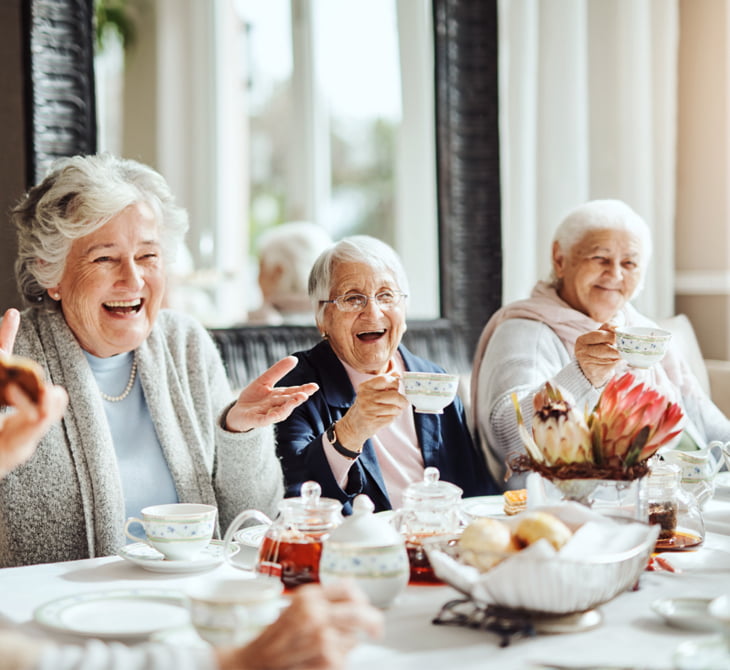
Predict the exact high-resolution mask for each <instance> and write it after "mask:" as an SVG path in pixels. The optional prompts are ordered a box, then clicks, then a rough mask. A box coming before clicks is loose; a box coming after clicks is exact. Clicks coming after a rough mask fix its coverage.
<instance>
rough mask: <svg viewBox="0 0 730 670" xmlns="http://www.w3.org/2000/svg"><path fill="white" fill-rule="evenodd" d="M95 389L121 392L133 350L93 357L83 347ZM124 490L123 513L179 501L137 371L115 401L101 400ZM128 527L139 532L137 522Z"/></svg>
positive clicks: (128, 514) (108, 393) (132, 513)
mask: <svg viewBox="0 0 730 670" xmlns="http://www.w3.org/2000/svg"><path fill="white" fill-rule="evenodd" d="M84 355H85V356H86V359H87V360H88V361H89V366H90V367H91V372H92V373H93V375H94V378H95V379H96V383H97V385H98V386H99V389H100V390H102V391H103V392H104V393H106V394H107V395H110V396H115V397H116V396H118V395H121V394H122V392H123V391H124V389H125V388H126V387H127V382H128V381H129V375H130V373H131V371H132V360H133V357H134V354H133V352H128V353H126V354H119V355H117V356H110V357H109V358H97V357H96V356H92V355H91V354H90V353H88V352H86V351H84ZM103 402H104V411H105V412H106V418H107V420H108V421H109V427H110V429H111V433H112V440H113V441H114V450H115V452H116V456H117V463H118V464H119V474H120V476H121V479H122V489H123V491H124V505H125V514H126V516H127V518H129V517H130V516H136V517H139V516H140V514H141V511H142V508H143V507H147V506H148V505H162V504H165V503H176V502H179V500H178V496H177V491H176V490H175V483H174V481H173V478H172V473H171V472H170V467H169V465H168V464H167V460H166V459H165V454H164V453H163V452H162V446H161V445H160V441H159V440H158V439H157V433H156V432H155V426H154V424H153V423H152V416H151V415H150V411H149V408H148V407H147V402H146V401H145V398H144V393H143V392H142V384H141V383H140V381H139V375H137V376H136V378H135V380H134V385H133V386H132V390H131V391H130V393H129V395H128V396H127V397H126V398H125V399H124V400H121V401H119V402H109V401H107V400H104V401H103ZM130 530H131V531H132V532H139V533H141V530H140V529H139V526H137V525H133V526H131V528H130Z"/></svg>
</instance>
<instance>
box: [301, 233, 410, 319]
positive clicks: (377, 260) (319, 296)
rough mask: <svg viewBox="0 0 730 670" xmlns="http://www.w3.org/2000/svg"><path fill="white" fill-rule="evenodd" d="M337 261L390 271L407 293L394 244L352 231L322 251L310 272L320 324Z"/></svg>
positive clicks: (402, 289) (316, 314)
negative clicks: (322, 302)
mask: <svg viewBox="0 0 730 670" xmlns="http://www.w3.org/2000/svg"><path fill="white" fill-rule="evenodd" d="M338 263H362V264H364V265H367V266H369V267H371V268H372V269H373V270H376V271H385V272H391V273H392V274H393V277H394V278H395V282H396V284H397V285H398V289H399V290H401V291H403V293H405V294H406V295H408V278H407V277H406V271H405V268H404V267H403V263H402V261H401V259H400V257H399V256H398V254H397V253H396V252H395V249H393V248H392V247H391V246H389V245H387V244H386V243H385V242H383V241H381V240H379V239H377V238H376V237H370V236H369V235H351V236H350V237H344V238H342V239H341V240H340V241H339V242H337V243H336V244H334V245H333V246H331V247H330V248H329V249H327V250H326V251H324V252H322V253H321V254H320V256H319V258H318V259H317V260H316V261H315V263H314V266H313V267H312V271H311V272H310V273H309V298H310V300H311V301H312V306H313V307H314V310H315V317H316V321H317V324H318V325H319V324H321V322H322V319H323V318H324V310H325V307H326V305H323V304H321V302H320V301H322V300H329V297H330V291H331V290H332V277H333V275H334V272H333V270H334V267H335V265H337V264H338Z"/></svg>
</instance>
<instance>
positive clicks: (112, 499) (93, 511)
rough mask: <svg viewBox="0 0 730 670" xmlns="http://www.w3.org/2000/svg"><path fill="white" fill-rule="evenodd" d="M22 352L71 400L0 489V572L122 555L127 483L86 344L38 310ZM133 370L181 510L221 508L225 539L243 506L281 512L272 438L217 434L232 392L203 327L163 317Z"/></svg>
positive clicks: (268, 432) (58, 317)
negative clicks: (195, 505) (193, 505)
mask: <svg viewBox="0 0 730 670" xmlns="http://www.w3.org/2000/svg"><path fill="white" fill-rule="evenodd" d="M14 353H16V354H19V355H22V356H29V357H30V358H33V359H35V360H36V361H38V362H39V363H40V364H41V365H42V366H43V367H44V368H45V370H46V374H47V376H48V379H49V380H50V381H51V382H53V383H54V384H59V385H61V386H63V387H65V388H66V390H67V391H68V394H69V399H70V401H69V407H68V409H67V410H66V414H65V416H64V418H63V420H62V422H60V423H58V424H56V425H54V426H53V427H52V428H51V429H50V431H49V432H48V434H47V435H46V437H45V438H44V439H43V440H42V442H41V443H40V445H39V447H38V449H37V450H36V452H35V454H34V455H33V457H32V458H31V459H30V461H28V463H26V464H25V465H23V466H21V467H19V468H17V469H16V470H15V471H14V472H11V473H10V474H9V475H7V476H6V478H5V479H4V480H3V481H2V482H0V567H9V566H14V565H28V564H33V563H45V562H53V561H67V560H75V559H80V558H90V557H95V556H105V555H111V554H114V553H116V552H117V551H118V550H119V548H120V547H121V546H122V545H123V544H124V542H125V538H124V533H123V527H124V521H125V512H124V499H123V493H122V485H121V479H120V475H119V469H118V467H117V462H116V456H115V452H114V445H113V442H112V435H111V432H110V428H109V424H108V422H107V420H106V415H105V413H104V407H103V404H102V402H103V401H102V399H101V396H100V395H99V390H98V388H97V385H96V382H95V379H94V377H93V375H92V372H91V369H90V367H89V365H88V362H87V360H86V358H85V356H84V354H83V352H82V350H81V347H80V346H79V343H78V342H77V340H76V338H75V337H74V336H73V334H72V332H71V330H70V329H69V327H68V326H67V324H66V321H65V320H64V318H63V315H62V314H61V312H60V311H56V312H46V311H41V310H36V309H31V310H27V311H25V312H24V313H23V315H22V317H21V327H20V332H19V333H18V337H17V339H16V343H15V348H14ZM137 361H138V371H139V377H140V381H141V384H142V389H143V391H144V396H145V399H146V401H147V405H148V407H149V411H150V414H151V416H152V420H153V423H154V426H155V430H156V431H157V436H158V438H159V440H160V444H161V445H162V449H163V452H164V454H165V457H166V459H167V462H168V465H169V467H170V471H171V473H172V477H173V479H174V482H175V487H176V489H177V493H178V497H179V499H180V501H181V502H200V503H208V504H213V505H217V506H218V513H219V521H220V527H221V529H223V530H225V528H226V527H227V526H228V524H229V523H230V522H231V521H232V520H233V518H234V517H235V515H236V514H238V512H240V511H242V510H244V509H248V508H255V509H259V510H261V511H263V512H264V513H266V514H268V515H270V516H271V515H273V514H275V512H276V506H277V504H278V502H279V500H281V498H282V496H283V484H282V474H281V467H280V464H279V461H278V459H277V457H276V452H275V449H274V438H273V430H272V429H271V428H266V429H257V430H253V431H250V432H248V433H230V432H227V431H225V430H224V429H223V428H222V427H221V417H222V414H223V411H224V410H226V409H227V408H228V406H230V404H231V403H232V401H233V399H234V395H233V393H232V392H231V389H230V386H229V383H228V380H227V378H226V374H225V370H224V367H223V363H222V361H221V358H220V356H219V354H218V351H217V349H216V347H215V344H214V343H213V341H212V339H211V338H210V336H209V335H208V333H207V332H206V331H205V329H204V328H203V327H202V326H201V325H200V324H199V323H198V322H197V321H195V320H194V319H192V318H190V317H187V316H184V315H182V314H178V313H175V312H172V311H167V310H163V311H161V312H160V314H159V316H158V318H157V321H156V323H155V326H154V327H153V329H152V332H151V333H150V336H149V337H148V338H147V340H146V341H145V342H144V343H142V345H141V346H140V347H139V348H138V350H137ZM129 430H130V431H134V426H129Z"/></svg>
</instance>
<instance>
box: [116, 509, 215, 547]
mask: <svg viewBox="0 0 730 670" xmlns="http://www.w3.org/2000/svg"><path fill="white" fill-rule="evenodd" d="M217 512H218V510H217V509H216V508H215V507H214V506H213V505H200V504H196V503H171V504H168V505H152V506H151V507H145V508H144V509H143V510H142V518H141V519H138V518H137V517H134V516H133V517H130V518H129V519H127V523H125V524H124V533H125V535H126V536H127V537H128V538H130V539H132V540H136V541H141V542H145V543H146V544H148V545H149V546H150V547H152V548H153V549H157V551H159V552H160V553H162V554H164V555H165V558H167V559H170V560H171V561H186V560H191V559H193V558H195V557H196V556H197V555H198V554H199V553H200V552H201V551H202V550H203V549H205V548H206V547H207V546H208V544H209V543H210V540H211V538H212V537H213V532H214V531H215V517H216V513H217ZM133 523H139V524H141V525H142V527H143V528H144V532H145V535H146V536H147V539H146V540H145V539H144V538H139V537H136V536H134V535H132V533H130V532H129V527H130V526H131V525H132V524H133Z"/></svg>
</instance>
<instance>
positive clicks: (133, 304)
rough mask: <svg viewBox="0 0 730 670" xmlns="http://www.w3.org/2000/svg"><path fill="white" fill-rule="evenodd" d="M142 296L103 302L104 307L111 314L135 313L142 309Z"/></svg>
mask: <svg viewBox="0 0 730 670" xmlns="http://www.w3.org/2000/svg"><path fill="white" fill-rule="evenodd" d="M143 302H144V301H143V300H142V298H135V299H134V300H114V301H113V302H105V303H103V304H104V309H105V310H106V311H107V312H111V313H112V314H136V313H137V312H139V310H140V309H142V303H143Z"/></svg>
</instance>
